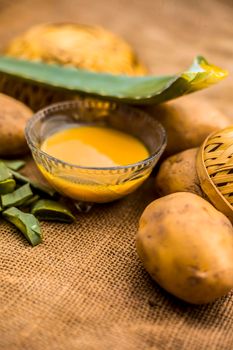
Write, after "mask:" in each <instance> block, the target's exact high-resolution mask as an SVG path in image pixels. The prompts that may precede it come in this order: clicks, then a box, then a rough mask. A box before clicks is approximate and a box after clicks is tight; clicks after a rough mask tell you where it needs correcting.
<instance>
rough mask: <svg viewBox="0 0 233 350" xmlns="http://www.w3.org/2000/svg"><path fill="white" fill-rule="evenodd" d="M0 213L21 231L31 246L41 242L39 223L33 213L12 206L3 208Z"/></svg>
mask: <svg viewBox="0 0 233 350" xmlns="http://www.w3.org/2000/svg"><path fill="white" fill-rule="evenodd" d="M2 215H3V217H4V218H5V219H6V220H7V221H9V222H11V223H12V224H13V225H15V226H16V227H17V228H18V229H19V230H20V231H21V232H22V233H23V235H24V236H25V237H26V239H27V240H28V241H29V242H30V243H31V245H32V246H35V245H37V244H39V243H41V242H42V233H41V230H40V224H39V222H38V220H37V219H36V217H35V216H34V215H32V214H28V213H24V212H22V211H21V210H19V209H17V208H14V207H12V208H9V209H7V210H5V211H4V212H3V213H2Z"/></svg>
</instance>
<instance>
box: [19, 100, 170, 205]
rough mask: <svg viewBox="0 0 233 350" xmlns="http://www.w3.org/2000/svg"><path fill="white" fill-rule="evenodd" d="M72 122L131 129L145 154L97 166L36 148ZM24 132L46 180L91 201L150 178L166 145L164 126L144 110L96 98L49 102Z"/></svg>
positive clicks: (117, 193)
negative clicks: (134, 159)
mask: <svg viewBox="0 0 233 350" xmlns="http://www.w3.org/2000/svg"><path fill="white" fill-rule="evenodd" d="M75 125H76V126H77V125H78V126H80V125H97V126H107V127H111V128H114V129H118V130H120V131H122V132H125V133H128V134H130V135H133V136H135V137H137V138H138V139H139V140H141V141H142V142H143V143H144V145H145V146H146V147H147V149H148V151H149V157H148V158H146V159H143V160H141V161H140V162H137V163H135V164H129V165H127V166H115V167H100V168H97V167H84V166H78V165H74V164H69V163H66V162H64V161H62V160H59V159H56V158H54V157H52V156H50V155H49V154H47V153H45V152H43V151H42V150H41V149H40V147H41V144H42V143H43V141H44V140H45V139H46V138H47V137H48V136H50V135H52V134H53V133H55V132H57V131H59V130H60V129H63V128H69V127H74V126H75ZM25 133H26V139H27V143H28V145H29V147H30V149H31V152H32V155H33V158H34V160H35V162H36V164H37V166H38V168H39V170H40V171H41V173H42V174H43V175H44V177H45V178H46V180H47V181H48V182H49V184H50V185H51V186H52V187H53V188H55V189H56V190H57V191H58V192H59V193H61V194H62V195H64V196H68V197H70V198H72V199H74V200H75V201H84V202H90V203H104V202H110V201H113V200H116V199H118V198H121V197H123V196H125V195H127V194H129V193H131V192H132V191H134V190H136V188H138V187H139V186H140V185H141V184H142V183H143V182H144V181H145V180H146V179H147V178H148V176H149V175H150V173H151V171H152V169H153V167H154V165H155V164H156V163H157V161H158V159H159V158H160V156H161V154H162V152H163V150H164V148H165V146H166V133H165V131H164V129H163V127H162V126H161V125H160V124H159V123H158V122H157V121H156V120H155V119H153V118H152V117H150V116H149V115H148V114H146V113H144V112H143V111H141V110H139V109H134V108H131V107H129V106H126V105H121V104H117V103H114V102H109V101H106V102H105V101H99V100H94V99H83V100H81V99H80V100H75V101H67V102H61V103H57V104H54V105H51V106H49V107H47V108H45V109H43V110H41V111H39V112H38V113H36V114H35V115H34V116H33V117H32V118H31V119H30V120H29V122H28V124H27V126H26V131H25ZM70 151H71V152H74V151H77V152H78V149H77V150H72V149H71V150H70ZM125 152H127V149H126V150H125Z"/></svg>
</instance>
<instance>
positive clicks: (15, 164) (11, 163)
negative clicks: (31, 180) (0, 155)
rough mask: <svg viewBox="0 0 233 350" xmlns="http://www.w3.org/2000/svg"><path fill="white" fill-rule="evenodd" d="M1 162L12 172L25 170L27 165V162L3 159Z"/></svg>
mask: <svg viewBox="0 0 233 350" xmlns="http://www.w3.org/2000/svg"><path fill="white" fill-rule="evenodd" d="M1 161H2V162H4V163H5V164H6V166H7V167H8V168H10V169H11V170H15V171H17V170H19V169H21V168H23V167H24V166H25V164H26V162H25V161H24V160H5V159H1Z"/></svg>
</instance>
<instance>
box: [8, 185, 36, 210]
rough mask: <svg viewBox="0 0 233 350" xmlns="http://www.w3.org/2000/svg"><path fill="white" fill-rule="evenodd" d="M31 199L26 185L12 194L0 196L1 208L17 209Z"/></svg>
mask: <svg viewBox="0 0 233 350" xmlns="http://www.w3.org/2000/svg"><path fill="white" fill-rule="evenodd" d="M32 197H33V193H32V190H31V187H30V185H29V184H28V183H27V184H25V185H23V186H21V187H19V188H17V190H15V191H14V192H12V193H8V194H3V195H2V196H1V200H2V207H3V208H7V207H13V206H15V207H17V206H20V205H22V204H23V203H25V202H26V201H27V200H28V199H30V198H32Z"/></svg>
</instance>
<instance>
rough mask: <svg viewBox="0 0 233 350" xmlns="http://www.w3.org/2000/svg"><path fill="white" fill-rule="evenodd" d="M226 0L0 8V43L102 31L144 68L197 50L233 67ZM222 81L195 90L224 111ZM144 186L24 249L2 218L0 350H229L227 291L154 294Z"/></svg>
mask: <svg viewBox="0 0 233 350" xmlns="http://www.w3.org/2000/svg"><path fill="white" fill-rule="evenodd" d="M232 18H233V2H232V0H228V1H217V0H206V1H202V0H197V1H185V0H182V1H181V0H167V1H166V0H144V1H141V0H127V1H126V0H125V1H124V0H118V1H117V0H99V1H91V0H69V1H68V0H67V1H65V0H47V1H46V0H40V1H39V0H22V1H11V0H0V46H1V47H3V46H4V45H5V43H6V42H7V40H9V39H10V38H11V37H12V36H14V35H15V34H16V33H18V32H19V31H22V30H24V29H26V28H27V27H28V26H30V25H32V24H34V23H39V22H42V21H51V20H52V21H54V20H56V21H78V22H82V23H89V24H100V25H104V26H105V27H107V28H109V29H110V30H113V31H115V32H116V33H118V34H120V35H122V36H124V37H125V38H126V39H128V41H129V42H131V43H132V44H133V45H134V46H135V47H136V48H137V51H138V53H139V54H140V56H141V58H142V59H143V60H144V61H145V62H146V63H147V65H148V66H149V68H150V69H151V72H153V73H156V74H157V73H158V74H163V73H171V72H174V71H179V70H181V69H183V68H184V67H186V66H188V65H189V64H190V62H191V60H192V58H193V57H194V56H195V55H196V54H199V53H201V54H203V55H206V57H207V58H208V59H209V60H210V61H212V62H213V63H216V64H219V65H222V66H223V67H225V68H227V69H228V70H229V71H230V72H231V73H232V70H233V65H232V58H233V55H232V54H233V45H232V41H233V24H232ZM232 85H233V80H232V77H230V78H228V79H227V80H226V81H224V82H223V83H221V84H219V85H218V86H216V87H213V88H211V89H209V90H206V91H204V92H201V93H199V94H202V95H205V96H206V97H207V98H209V99H210V100H211V101H212V103H213V104H215V105H216V106H219V107H220V108H221V110H222V111H224V112H225V113H226V114H228V115H232V114H233V113H232ZM153 198H155V194H154V193H153V179H150V180H149V181H148V182H147V183H146V184H145V185H144V186H143V187H142V188H141V189H139V190H138V191H137V192H136V193H134V194H132V195H130V196H128V197H127V198H125V199H123V200H121V201H118V202H116V203H112V204H108V205H99V206H95V207H94V208H93V210H92V211H91V212H90V213H89V214H79V215H78V216H77V217H78V220H77V222H76V223H75V224H72V225H63V224H46V223H44V224H43V230H44V235H45V240H44V243H43V244H42V245H40V246H37V247H36V248H31V247H30V246H29V245H28V244H27V242H26V241H25V240H24V239H23V238H22V237H21V236H20V235H19V234H18V233H17V231H16V230H15V229H14V228H12V227H10V226H9V225H8V224H5V223H3V221H0V232H1V236H0V244H1V247H0V259H1V260H0V261H1V265H0V268H1V272H0V349H1V350H42V349H43V350H47V349H49V350H72V349H75V350H76V349H77V350H96V349H98V350H112V349H113V350H137V349H140V350H141V349H145V350H149V349H153V350H170V349H172V350H207V349H211V350H212V349H213V350H215V349H216V350H221V349H222V350H231V349H232V348H233V299H232V294H229V295H228V296H227V297H225V298H222V299H220V300H219V301H217V302H215V303H214V304H212V305H207V306H191V305H188V304H185V303H183V302H181V301H179V300H177V299H175V298H173V297H172V296H170V295H168V294H167V293H165V292H164V291H163V290H161V289H160V288H159V287H158V285H156V283H154V282H153V281H152V280H151V279H150V277H149V276H148V274H147V273H146V272H145V270H144V269H143V267H142V265H141V263H140V261H139V259H138V258H137V255H136V250H135V233H136V231H137V224H138V219H139V217H140V215H141V213H142V211H143V209H144V208H145V206H146V205H147V204H148V203H149V202H150V201H152V200H153Z"/></svg>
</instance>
